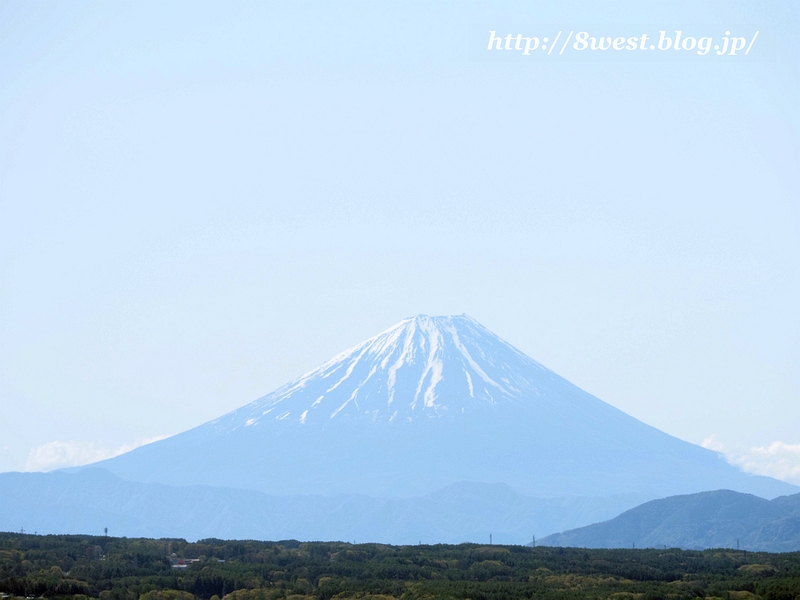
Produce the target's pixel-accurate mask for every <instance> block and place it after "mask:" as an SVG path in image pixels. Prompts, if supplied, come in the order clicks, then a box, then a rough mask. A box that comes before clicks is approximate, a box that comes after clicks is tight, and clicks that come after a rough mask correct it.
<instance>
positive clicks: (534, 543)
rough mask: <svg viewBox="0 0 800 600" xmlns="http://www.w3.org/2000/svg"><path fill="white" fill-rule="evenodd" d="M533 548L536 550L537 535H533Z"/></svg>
mask: <svg viewBox="0 0 800 600" xmlns="http://www.w3.org/2000/svg"><path fill="white" fill-rule="evenodd" d="M531 546H532V547H534V548H536V534H535V533H534V534H533V541H532V542H531Z"/></svg>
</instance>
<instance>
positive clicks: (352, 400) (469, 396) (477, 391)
mask: <svg viewBox="0 0 800 600" xmlns="http://www.w3.org/2000/svg"><path fill="white" fill-rule="evenodd" d="M530 370H534V371H536V374H537V375H542V374H545V373H546V374H551V373H550V372H549V371H548V370H547V369H545V368H544V367H542V366H541V365H540V364H539V363H537V362H535V361H533V360H532V359H530V358H528V357H527V356H525V355H524V354H522V353H521V352H520V351H519V350H517V349H516V348H514V347H512V346H511V345H509V344H507V343H506V342H504V341H503V340H501V339H500V338H499V337H497V336H496V335H494V334H493V333H491V332H490V331H489V330H487V329H486V328H484V327H483V326H482V325H481V324H480V323H478V322H477V321H475V320H474V319H472V318H471V317H469V316H467V315H459V316H440V317H431V316H428V315H418V316H416V317H411V318H408V319H404V320H403V321H400V322H399V323H397V324H396V325H394V326H392V327H390V328H389V329H387V330H386V331H383V332H381V333H379V334H378V335H376V336H374V337H372V338H370V339H368V340H365V341H364V342H361V343H360V344H357V345H356V346H353V347H352V348H350V349H348V350H345V351H344V352H342V353H340V354H338V355H336V356H334V357H333V358H332V359H330V360H329V361H327V362H326V363H325V364H323V365H321V366H320V367H318V368H316V369H314V370H313V371H310V372H308V373H306V374H305V375H303V376H301V377H299V378H298V379H296V380H294V381H292V382H290V383H288V384H286V385H284V386H283V387H281V388H279V389H278V390H276V391H274V392H273V393H271V394H269V395H267V396H264V397H263V398H259V399H258V400H256V401H255V402H252V403H250V404H248V405H246V406H244V407H242V408H240V409H239V410H237V411H235V412H233V413H230V414H228V415H225V416H224V417H221V418H220V419H218V420H217V421H216V422H215V424H216V426H217V427H218V428H224V429H234V428H237V427H240V426H244V427H250V426H254V425H258V424H259V423H263V422H264V421H265V420H287V419H288V420H295V421H298V422H299V423H301V424H305V423H308V422H312V421H317V422H319V421H322V420H330V419H342V418H345V419H353V418H366V419H369V420H373V421H381V422H393V421H396V420H406V421H411V420H413V419H415V418H421V417H428V418H435V417H441V416H444V415H446V414H448V413H453V412H454V411H462V412H463V411H466V410H468V409H470V408H476V407H481V406H492V405H495V404H496V403H498V402H509V401H519V399H520V398H521V397H522V396H523V395H524V394H525V393H526V392H535V387H536V386H535V385H532V384H533V382H532V381H531V380H530V378H528V377H524V376H522V377H521V376H520V375H521V374H522V375H524V374H525V373H527V372H528V371H530Z"/></svg>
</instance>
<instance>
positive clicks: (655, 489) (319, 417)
mask: <svg viewBox="0 0 800 600" xmlns="http://www.w3.org/2000/svg"><path fill="white" fill-rule="evenodd" d="M99 464H101V465H102V466H103V467H104V468H107V469H108V470H110V471H112V472H114V473H117V474H118V475H120V476H121V477H124V478H125V479H129V480H134V481H143V482H161V483H169V484H180V485H190V484H206V485H216V486H225V487H232V488H244V489H252V490H259V491H263V492H266V493H270V494H298V493H299V494H311V493H318V494H338V493H361V494H369V495H374V496H394V497H398V496H400V497H402V496H406V497H407V496H412V495H420V494H425V493H428V492H431V491H432V490H435V489H438V488H441V487H442V486H444V485H447V484H450V483H455V482H459V481H475V482H484V483H505V484H508V485H510V486H512V487H513V488H514V489H516V490H518V491H520V492H521V493H524V494H527V495H530V496H536V497H546V496H563V495H576V496H587V497H598V496H612V495H634V496H637V497H640V498H656V497H663V496H666V495H671V494H678V493H690V492H696V491H702V490H708V489H717V488H730V489H736V490H740V491H746V492H752V493H755V494H758V495H761V496H765V497H774V496H777V495H781V494H787V493H793V492H795V491H797V488H795V487H794V486H790V485H789V484H785V483H782V482H779V481H776V480H773V479H769V478H765V477H755V476H751V475H745V474H743V473H741V472H740V471H739V470H738V469H735V468H734V467H731V466H730V465H728V464H727V463H725V461H724V460H722V459H721V457H720V456H719V455H717V454H716V453H714V452H711V451H708V450H705V449H703V448H700V447H698V446H695V445H693V444H689V443H686V442H683V441H681V440H678V439H676V438H674V437H671V436H669V435H667V434H665V433H663V432H661V431H658V430H657V429H654V428H653V427H650V426H648V425H645V424H644V423H642V422H640V421H637V420H636V419H634V418H632V417H630V416H628V415H626V414H625V413H623V412H621V411H619V410H617V409H615V408H613V407H612V406H610V405H608V404H606V403H604V402H602V401H600V400H599V399H597V398H595V397H594V396H592V395H591V394H588V393H586V392H584V391H583V390H581V389H579V388H577V387H576V386H574V385H572V384H571V383H570V382H568V381H567V380H565V379H563V378H562V377H559V376H558V375H557V374H555V373H553V372H552V371H550V370H548V369H546V368H545V367H543V366H542V365H540V364H539V363H537V362H536V361H534V360H533V359H531V358H529V357H527V356H526V355H524V354H523V353H522V352H520V351H519V350H517V349H516V348H514V347H512V346H511V345H509V344H507V343H506V342H504V341H503V340H501V339H500V338H498V337H497V336H495V335H494V334H492V333H491V332H490V331H488V330H487V329H485V328H484V327H482V326H481V325H480V324H479V323H477V322H476V321H474V320H473V319H471V318H469V317H467V316H465V315H462V316H455V317H428V316H424V315H420V316H418V317H414V318H411V319H406V320H405V321H402V322H400V323H398V324H397V325H395V326H394V327H392V328H390V329H388V330H386V331H384V332H383V333H381V334H379V335H377V336H375V337H373V338H370V339H369V340H366V341H364V342H362V343H361V344H358V345H357V346H355V347H353V348H351V349H350V350H347V351H345V352H343V353H341V354H339V355H338V356H336V357H334V358H332V359H331V360H330V361H328V362H327V363H325V364H324V365H322V366H321V367H319V368H317V369H315V370H313V371H311V372H309V373H307V374H306V375H303V376H302V377H300V378H298V379H296V380H295V381H292V382H290V383H288V384H287V385H285V386H283V387H281V388H279V389H277V390H276V391H274V392H272V393H271V394H268V395H267V396H264V397H263V398H260V399H258V400H256V401H255V402H252V403H250V404H248V405H246V406H243V407H242V408H240V409H238V410H236V411H233V412H231V413H229V414H227V415H224V416H222V417H220V418H219V419H216V420H214V421H211V422H209V423H206V424H204V425H201V426H199V427H197V428H195V429H193V430H190V431H187V432H185V433H182V434H180V435H177V436H174V437H172V438H169V439H166V440H163V441H160V442H156V443H154V444H151V445H148V446H144V447H141V448H138V449H136V450H134V451H132V452H130V453H128V454H125V455H122V456H119V457H116V458H113V459H110V460H108V461H105V462H104V463H99Z"/></svg>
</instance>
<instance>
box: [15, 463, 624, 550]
mask: <svg viewBox="0 0 800 600" xmlns="http://www.w3.org/2000/svg"><path fill="white" fill-rule="evenodd" d="M626 504H627V505H628V506H633V505H635V504H636V502H635V500H634V499H632V498H629V499H621V498H551V499H535V498H528V497H525V496H523V495H521V494H519V493H517V492H515V491H514V490H512V489H511V488H509V487H508V486H506V485H503V484H485V483H456V484H451V485H449V486H447V487H445V488H443V489H441V490H437V491H436V492H433V493H431V494H427V495H425V496H420V497H414V498H402V499H400V498H395V499H386V498H372V497H369V496H363V495H355V494H340V495H336V496H320V495H293V496H268V495H266V494H263V493H261V492H255V491H251V490H235V489H229V488H213V487H208V486H185V487H176V486H168V485H163V484H156V483H137V482H130V481H125V480H123V479H120V478H119V477H117V476H116V475H113V474H112V473H109V472H108V471H106V470H104V469H98V468H93V469H84V470H82V471H80V472H77V473H64V472H54V473H2V474H0V531H3V530H5V531H19V530H20V528H23V527H24V528H25V529H26V530H27V531H29V532H34V531H38V532H39V533H43V532H47V533H76V532H83V533H98V534H99V533H100V532H102V531H103V529H104V528H105V527H108V530H109V533H111V534H112V535H117V536H127V537H140V536H141V537H145V536H146V537H182V538H186V539H189V540H197V539H202V538H209V537H216V538H223V539H234V538H249V539H263V540H280V539H290V538H294V539H300V540H339V541H348V540H349V541H352V540H354V539H355V540H358V541H362V542H368V541H371V542H386V543H396V544H416V543H418V542H420V541H422V542H425V543H432V542H447V543H460V542H465V541H470V542H486V541H488V539H489V535H490V534H491V535H492V537H493V540H494V542H496V543H506V544H524V543H526V542H529V541H531V536H532V535H534V534H537V535H540V536H541V535H544V534H546V533H550V532H553V531H559V530H563V529H567V528H571V527H576V526H579V525H585V524H587V523H591V522H593V521H595V520H596V519H597V515H602V516H605V517H606V518H610V517H612V516H614V515H616V514H618V513H619V507H620V506H625V505H626ZM601 518H602V517H601Z"/></svg>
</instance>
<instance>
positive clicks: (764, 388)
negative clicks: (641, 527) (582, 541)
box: [0, 0, 800, 483]
mask: <svg viewBox="0 0 800 600" xmlns="http://www.w3.org/2000/svg"><path fill="white" fill-rule="evenodd" d="M604 4H605V6H604V7H603V8H602V9H601V8H599V6H598V5H599V3H596V2H585V3H583V2H572V3H570V2H555V1H552V2H532V1H527V2H482V3H478V2H464V1H458V2H456V1H453V2H438V3H436V2H413V3H412V2H337V3H323V2H284V3H266V2H265V3H261V2H259V3H248V2H237V3H223V2H217V3H200V2H167V3H164V2H150V3H148V2H137V3H121V2H115V3H109V2H69V3H63V2H55V1H53V2H9V1H4V2H2V3H0V470H12V469H13V470H21V469H33V470H36V469H48V468H52V467H54V466H62V465H65V464H75V463H79V462H85V461H88V460H90V459H95V458H102V457H104V456H107V455H109V454H110V453H113V452H118V451H120V449H122V448H123V447H125V448H129V447H132V446H133V445H135V444H139V443H142V442H143V441H145V440H149V439H153V438H156V437H159V436H164V435H170V434H174V433H177V432H180V431H182V430H185V429H187V428H190V427H192V426H195V425H198V424H200V423H202V422H205V421H207V420H210V419H212V418H214V417H216V416H219V415H220V414H223V413H225V412H227V411H230V410H232V409H234V408H236V407H238V406H240V405H242V404H245V403H247V402H250V401H252V400H253V399H255V398H257V397H259V396H261V395H263V394H265V393H267V392H269V391H271V390H273V389H274V388H275V387H277V386H278V385H280V384H283V383H285V382H286V381H288V380H290V379H292V378H294V377H296V376H298V375H300V374H302V373H303V372H305V371H306V370H308V369H311V368H313V367H315V366H317V365H318V364H320V363H321V362H323V361H324V360H326V359H328V358H329V357H330V356H332V355H333V354H335V353H337V352H339V351H341V350H343V349H345V348H347V347H349V346H351V345H353V344H355V343H357V342H359V341H361V340H362V339H364V338H367V337H369V336H371V335H374V334H376V333H378V332H379V331H382V330H383V329H385V328H387V327H389V326H391V325H392V324H394V323H395V322H397V321H399V320H400V319H402V318H404V317H407V316H411V315H415V314H418V313H427V314H452V313H463V312H466V313H467V314H469V315H471V316H472V317H474V318H476V319H477V320H478V321H480V322H481V323H483V324H484V325H485V326H486V327H488V328H489V329H491V330H492V331H494V332H495V333H497V334H498V335H500V336H501V337H503V338H505V339H506V340H508V341H509V342H511V343H512V344H514V345H515V346H517V347H518V348H520V349H521V350H523V351H524V352H526V353H527V354H529V355H530V356H532V357H533V358H535V359H536V360H538V361H539V362H541V363H543V364H545V365H546V366H548V367H550V368H551V369H553V370H555V371H556V372H558V373H559V374H561V375H563V376H565V377H567V378H568V379H570V380H571V381H573V382H574V383H576V384H577V385H579V386H580V387H582V388H584V389H586V390H587V391H589V392H591V393H593V394H595V395H596V396H598V397H600V398H601V399H603V400H605V401H606V402H609V403H611V404H613V405H614V406H617V407H618V408H620V409H622V410H624V411H626V412H628V413H630V414H632V415H633V416H635V417H637V418H639V419H641V420H643V421H645V422H646V423H649V424H651V425H654V426H656V427H658V428H660V429H662V430H664V431H666V432H668V433H670V434H673V435H675V436H678V437H680V438H682V439H685V440H688V441H691V442H695V443H705V444H706V445H707V446H711V447H714V448H717V449H721V450H724V451H726V452H727V453H728V456H729V458H730V460H732V461H734V462H737V463H739V464H743V465H745V466H746V467H747V468H749V469H751V470H756V471H758V472H762V473H765V474H772V475H777V476H780V477H783V478H785V479H787V480H792V481H795V482H798V483H800V318H798V307H799V306H800V206H799V202H798V198H800V185H799V184H800V170H798V165H800V148H799V145H798V128H799V127H800V119H799V118H798V116H800V108H799V107H800V93H799V92H800V86H799V85H798V82H799V81H800V76H799V74H798V60H797V56H798V51H799V50H800V44H798V31H800V9H798V5H797V3H796V2H793V1H787V2H773V3H764V2H701V1H697V0H693V1H691V2H683V3H681V2H669V3H661V4H662V5H661V6H660V7H654V6H652V5H651V6H647V7H645V6H643V4H654V3H642V2H639V1H631V2H609V3H604ZM549 23H556V24H560V25H563V26H565V27H568V26H573V25H574V26H576V27H577V26H582V25H584V24H587V23H588V24H590V25H597V26H603V25H610V26H620V27H621V26H623V25H626V24H637V26H638V24H644V25H643V27H644V26H650V27H651V29H653V30H657V29H658V28H659V27H661V28H667V29H668V30H670V31H672V30H674V29H675V28H676V27H677V28H683V27H685V28H687V29H688V28H690V27H692V26H694V27H699V28H700V29H703V28H705V29H707V30H708V32H709V33H708V35H715V36H719V35H722V33H723V32H724V31H725V30H726V29H727V28H731V27H734V26H743V25H746V26H747V27H744V28H745V29H747V28H748V27H749V25H750V24H754V25H757V26H758V27H760V28H761V29H762V30H763V31H764V38H763V39H765V40H766V39H768V38H769V37H770V36H771V37H772V39H773V40H775V50H774V53H773V54H772V55H771V58H772V60H767V61H756V60H751V61H747V60H741V61H734V60H722V59H719V60H707V61H705V62H704V61H693V62H691V61H690V62H660V61H635V62H616V61H603V60H600V61H591V62H574V61H569V60H561V61H556V60H551V61H546V60H540V59H537V60H536V61H515V62H514V61H512V62H493V61H489V62H486V61H476V60H474V56H473V55H472V54H471V53H470V50H474V49H475V48H474V47H473V46H474V44H473V45H472V46H471V45H470V44H471V42H470V31H471V28H472V30H476V28H477V30H478V31H482V30H483V29H487V30H488V25H490V24H505V25H507V26H509V27H511V28H513V27H516V26H517V25H519V26H520V28H521V27H522V26H536V25H538V24H549ZM484 25H487V27H484ZM670 28H671V29H670ZM750 29H752V27H749V29H748V31H749V30H750ZM479 50H480V49H479ZM471 57H472V58H473V60H471ZM55 442H58V444H56V443H55Z"/></svg>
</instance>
